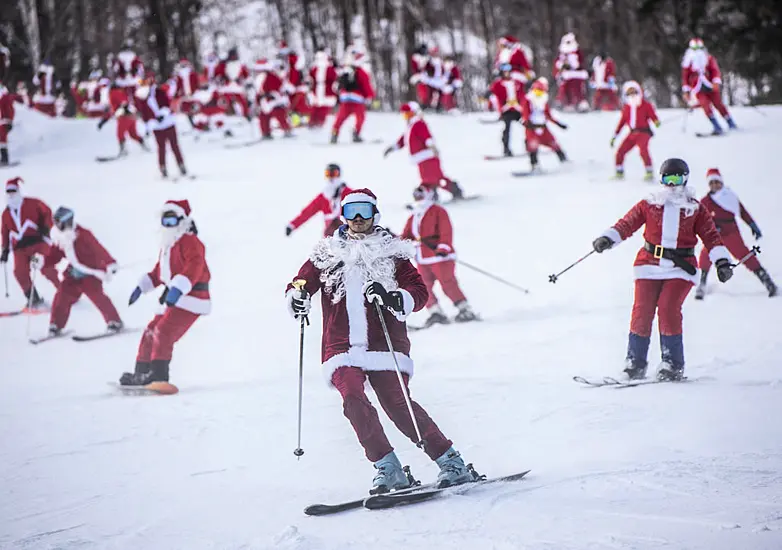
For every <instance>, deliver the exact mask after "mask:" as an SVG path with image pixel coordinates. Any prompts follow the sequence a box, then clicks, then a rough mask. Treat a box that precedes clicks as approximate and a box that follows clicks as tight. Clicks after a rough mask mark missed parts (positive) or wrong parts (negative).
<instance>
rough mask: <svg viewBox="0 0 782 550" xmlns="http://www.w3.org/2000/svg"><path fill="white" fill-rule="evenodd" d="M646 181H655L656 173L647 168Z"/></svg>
mask: <svg viewBox="0 0 782 550" xmlns="http://www.w3.org/2000/svg"><path fill="white" fill-rule="evenodd" d="M644 181H654V171H653V170H652V169H651V168H647V169H646V172H644Z"/></svg>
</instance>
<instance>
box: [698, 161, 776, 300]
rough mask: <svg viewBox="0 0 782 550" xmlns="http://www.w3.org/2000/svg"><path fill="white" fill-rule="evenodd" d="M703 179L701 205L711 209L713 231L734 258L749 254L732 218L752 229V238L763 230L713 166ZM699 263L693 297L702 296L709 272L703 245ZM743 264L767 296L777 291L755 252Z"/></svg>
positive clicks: (704, 292) (756, 236) (771, 295)
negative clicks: (706, 186) (705, 191)
mask: <svg viewBox="0 0 782 550" xmlns="http://www.w3.org/2000/svg"><path fill="white" fill-rule="evenodd" d="M706 179H707V181H708V184H709V193H708V194H707V195H706V196H705V197H703V198H702V199H701V205H702V206H703V207H704V208H706V209H707V210H708V211H709V212H710V213H711V216H712V219H713V220H714V224H715V225H716V226H717V231H719V233H720V237H722V241H723V242H724V243H725V246H726V247H727V249H728V251H729V252H730V253H731V254H732V255H733V257H734V258H736V259H739V260H740V259H741V258H743V257H744V256H746V255H747V254H749V253H750V250H749V248H747V245H746V244H744V239H743V238H742V237H741V232H740V231H739V226H738V224H737V223H736V219H737V218H738V217H741V219H742V220H744V222H745V223H746V224H747V225H748V226H749V228H750V229H751V230H752V236H753V237H755V239H760V238H761V237H762V236H763V234H762V233H761V232H760V228H759V227H758V224H757V223H755V220H753V219H752V216H750V214H749V212H747V209H746V208H744V205H743V204H742V203H741V201H740V200H739V197H738V195H736V192H735V191H733V189H731V188H730V187H727V186H726V185H725V184H724V182H723V181H722V174H720V171H719V170H718V169H717V168H709V170H708V172H706ZM699 263H700V265H701V269H702V270H703V271H702V272H701V282H700V284H699V285H698V288H697V289H696V290H695V298H696V299H697V300H703V298H704V296H705V295H706V279H707V278H708V276H709V268H710V267H711V259H710V258H709V254H708V252H707V250H706V249H705V248H704V249H703V250H702V251H701V255H700V259H699ZM744 266H745V267H746V268H747V269H749V270H750V271H751V272H752V273H754V274H755V275H756V276H757V278H758V279H760V282H761V283H763V286H765V287H766V290H768V295H769V297H773V296H776V295H777V285H776V284H774V281H773V280H772V279H771V275H769V274H768V271H766V270H765V269H764V268H763V266H762V265H760V262H759V261H758V258H757V256H751V257H750V258H749V259H748V260H747V261H746V262H744Z"/></svg>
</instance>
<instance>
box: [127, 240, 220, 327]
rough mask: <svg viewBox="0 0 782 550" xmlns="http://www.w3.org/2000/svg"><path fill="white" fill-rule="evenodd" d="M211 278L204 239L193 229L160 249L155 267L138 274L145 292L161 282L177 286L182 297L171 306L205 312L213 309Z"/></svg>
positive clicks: (204, 313) (193, 311) (200, 313)
mask: <svg viewBox="0 0 782 550" xmlns="http://www.w3.org/2000/svg"><path fill="white" fill-rule="evenodd" d="M210 279H211V275H210V273H209V267H208V266H207V265H206V247H204V243H202V242H201V239H199V238H198V236H196V235H195V234H194V233H185V234H184V235H182V236H181V237H180V238H179V239H178V240H177V241H176V242H175V243H174V244H173V245H171V246H170V247H168V248H163V249H161V250H160V254H159V256H158V262H157V263H156V264H155V267H154V268H153V269H152V271H150V272H149V273H147V274H146V275H144V276H143V277H142V278H141V281H139V284H138V286H139V288H140V289H141V291H142V292H144V293H147V292H150V291H152V290H154V289H155V288H157V287H159V286H160V285H165V286H166V287H167V288H169V289H171V288H177V289H179V290H181V291H182V297H181V298H180V299H179V301H178V302H177V303H176V306H174V307H178V308H179V309H184V310H185V311H189V312H190V313H195V314H197V315H207V314H209V313H210V312H211V311H212V300H211V298H210V296H209V280H210Z"/></svg>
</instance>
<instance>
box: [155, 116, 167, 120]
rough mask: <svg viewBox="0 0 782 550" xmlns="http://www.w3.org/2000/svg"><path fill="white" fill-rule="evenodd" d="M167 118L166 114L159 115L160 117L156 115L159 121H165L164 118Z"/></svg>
mask: <svg viewBox="0 0 782 550" xmlns="http://www.w3.org/2000/svg"><path fill="white" fill-rule="evenodd" d="M165 118H166V117H165V115H159V116H158V117H156V120H157V121H158V122H163V120H164V119H165Z"/></svg>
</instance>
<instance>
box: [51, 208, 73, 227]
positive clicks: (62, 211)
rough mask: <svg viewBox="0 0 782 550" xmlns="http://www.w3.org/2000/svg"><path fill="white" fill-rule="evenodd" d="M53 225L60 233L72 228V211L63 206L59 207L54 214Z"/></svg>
mask: <svg viewBox="0 0 782 550" xmlns="http://www.w3.org/2000/svg"><path fill="white" fill-rule="evenodd" d="M54 225H56V226H57V229H59V230H60V231H62V230H64V229H67V228H69V227H73V210H71V209H70V208H67V207H65V206H61V207H59V208H58V209H57V211H56V212H55V213H54Z"/></svg>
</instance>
